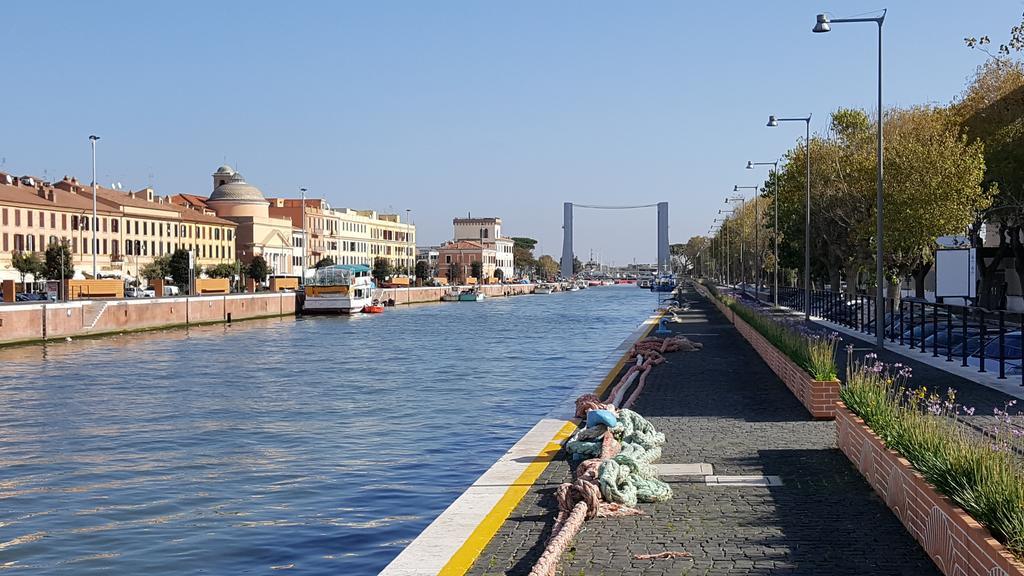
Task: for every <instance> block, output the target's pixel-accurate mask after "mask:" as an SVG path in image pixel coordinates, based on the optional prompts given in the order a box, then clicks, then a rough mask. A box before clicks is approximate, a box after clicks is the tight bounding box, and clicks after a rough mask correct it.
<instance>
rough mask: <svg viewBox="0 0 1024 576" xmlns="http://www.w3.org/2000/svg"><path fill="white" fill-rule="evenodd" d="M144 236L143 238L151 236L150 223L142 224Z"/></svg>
mask: <svg viewBox="0 0 1024 576" xmlns="http://www.w3.org/2000/svg"><path fill="white" fill-rule="evenodd" d="M142 234H143V236H149V222H143V223H142Z"/></svg>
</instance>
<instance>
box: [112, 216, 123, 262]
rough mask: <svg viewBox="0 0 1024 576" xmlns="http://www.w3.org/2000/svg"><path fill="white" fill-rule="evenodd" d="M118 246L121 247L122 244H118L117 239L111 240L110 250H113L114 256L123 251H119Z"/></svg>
mask: <svg viewBox="0 0 1024 576" xmlns="http://www.w3.org/2000/svg"><path fill="white" fill-rule="evenodd" d="M115 222H116V220H115ZM118 248H120V246H118V245H117V240H111V241H110V252H111V254H113V255H114V256H118V255H120V254H121V253H120V251H118Z"/></svg>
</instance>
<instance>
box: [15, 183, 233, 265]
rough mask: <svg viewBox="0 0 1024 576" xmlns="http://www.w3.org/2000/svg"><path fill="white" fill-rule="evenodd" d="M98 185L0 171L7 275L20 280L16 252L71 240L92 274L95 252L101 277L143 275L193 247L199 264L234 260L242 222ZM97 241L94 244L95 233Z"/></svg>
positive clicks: (78, 261)
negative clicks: (152, 264)
mask: <svg viewBox="0 0 1024 576" xmlns="http://www.w3.org/2000/svg"><path fill="white" fill-rule="evenodd" d="M92 214H93V210H92V188H91V187H90V186H87V185H82V184H81V183H79V181H78V180H77V179H75V178H68V177H65V178H64V179H62V180H61V181H59V182H57V183H56V184H53V185H50V184H49V183H45V182H41V181H39V180H38V179H37V178H33V177H21V178H15V177H14V176H12V175H9V174H3V173H0V279H15V280H20V279H21V278H20V274H19V273H18V272H17V271H16V270H14V269H13V267H12V264H11V255H12V253H13V252H15V251H22V252H36V253H40V256H42V252H44V251H45V250H46V247H47V246H48V245H49V244H51V243H54V242H60V241H66V242H67V243H68V246H69V248H70V251H71V254H72V260H73V262H72V265H73V267H74V269H75V271H76V272H77V273H80V274H81V275H84V276H91V275H92V271H93V255H94V254H95V257H96V270H97V273H98V275H101V276H115V277H125V278H132V277H137V276H138V272H139V270H140V269H141V268H142V267H144V266H145V265H146V264H149V263H150V262H152V261H153V259H154V258H155V257H157V256H161V255H167V254H171V253H173V252H174V251H175V250H177V249H179V248H183V249H186V250H194V251H195V253H196V254H197V265H198V266H210V265H214V264H217V263H220V262H231V261H233V257H234V243H235V225H234V223H232V222H229V221H227V220H223V219H220V218H217V217H216V216H213V215H211V214H208V213H201V212H197V211H193V210H189V209H186V208H183V207H181V206H176V205H174V204H172V203H171V202H170V200H169V199H167V198H164V197H161V196H157V195H156V194H155V193H154V191H153V190H152V189H151V188H146V189H143V190H141V191H138V192H127V193H126V192H122V191H119V190H111V189H109V188H103V187H97V191H96V218H95V220H94V219H93V218H92ZM94 231H95V234H96V239H95V244H93V242H92V240H93V232H94Z"/></svg>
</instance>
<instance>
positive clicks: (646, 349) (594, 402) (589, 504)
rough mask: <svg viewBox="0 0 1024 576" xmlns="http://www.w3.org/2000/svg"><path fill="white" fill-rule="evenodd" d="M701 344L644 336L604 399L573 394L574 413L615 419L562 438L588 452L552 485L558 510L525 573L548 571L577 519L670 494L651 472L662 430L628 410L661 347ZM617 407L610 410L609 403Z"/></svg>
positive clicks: (628, 512) (660, 358)
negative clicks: (567, 478) (570, 475)
mask: <svg viewBox="0 0 1024 576" xmlns="http://www.w3.org/2000/svg"><path fill="white" fill-rule="evenodd" d="M702 347H703V346H702V345H701V344H700V343H699V342H693V341H690V340H688V339H686V338H684V337H670V338H664V339H661V338H644V339H643V340H640V341H639V342H637V343H636V344H634V345H633V347H632V348H631V349H630V352H629V356H628V358H629V359H630V360H635V362H634V363H633V364H632V365H630V367H629V369H628V370H627V371H626V373H625V374H623V375H622V378H620V379H619V382H618V383H617V384H616V385H615V387H614V388H612V390H611V391H610V392H609V394H608V399H609V402H607V403H604V402H601V398H600V397H599V396H598V395H596V394H584V395H582V396H580V397H579V398H577V399H576V417H577V418H585V417H586V416H587V413H588V412H590V411H591V410H606V411H609V412H612V413H614V414H615V417H616V418H615V420H616V422H615V425H614V426H613V427H611V428H609V427H608V426H607V425H606V424H596V425H594V426H591V427H587V428H581V429H580V430H578V431H577V432H576V433H575V434H574V435H573V436H572V437H571V438H570V439H569V440H568V441H566V443H565V450H566V452H567V453H569V454H571V455H573V456H574V457H582V456H586V457H589V459H588V460H584V461H583V462H581V463H580V464H579V465H578V466H577V467H576V479H575V480H574V481H573V482H567V483H563V484H561V485H559V486H558V488H557V489H556V490H555V497H556V498H557V500H558V516H557V517H556V518H555V524H554V526H553V527H552V529H551V536H550V537H549V539H548V544H547V546H546V547H545V549H544V553H543V554H541V557H540V558H539V559H538V560H537V563H536V564H534V566H533V570H531V571H530V576H552V575H553V574H554V573H555V567H556V566H557V565H558V561H559V559H561V557H562V554H563V553H564V552H565V551H566V550H567V549H568V548H569V545H570V544H571V543H572V540H573V538H575V537H576V535H577V534H579V531H580V530H581V529H582V527H583V523H584V522H585V521H587V520H590V519H592V518H595V517H598V516H601V517H609V516H635V515H639V514H642V512H641V511H640V510H639V509H637V508H635V506H636V504H637V502H663V501H665V500H668V499H670V498H672V489H671V487H669V485H668V484H666V483H664V482H662V481H661V480H659V479H658V477H657V469H656V468H655V467H654V466H653V464H652V463H653V462H654V461H655V460H657V459H658V458H660V457H661V446H662V444H664V443H665V435H664V434H663V433H661V432H658V431H657V430H655V428H654V426H653V425H652V424H651V423H650V422H649V421H647V420H646V419H644V418H643V417H642V416H640V415H639V414H637V413H636V412H633V411H632V410H629V409H628V407H629V406H632V405H633V402H634V401H636V399H637V397H638V396H639V395H640V391H641V390H642V389H643V387H644V385H645V384H646V379H647V374H648V373H649V372H650V371H651V369H652V368H653V367H654V366H657V365H659V364H661V363H662V362H664V361H665V357H664V354H665V353H666V352H675V351H695V350H700V349H701V348H702ZM637 378H639V381H638V382H637V386H636V389H635V390H634V391H633V393H632V394H631V395H630V396H629V398H628V399H627V400H626V401H625V402H622V396H623V395H624V394H625V392H626V390H628V389H629V387H630V386H632V385H633V382H634V381H636V380H637ZM617 405H621V406H622V407H623V408H622V409H620V410H616V409H615V406H617Z"/></svg>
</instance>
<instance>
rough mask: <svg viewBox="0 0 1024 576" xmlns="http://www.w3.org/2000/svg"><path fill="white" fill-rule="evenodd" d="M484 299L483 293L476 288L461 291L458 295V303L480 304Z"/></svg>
mask: <svg viewBox="0 0 1024 576" xmlns="http://www.w3.org/2000/svg"><path fill="white" fill-rule="evenodd" d="M484 298H486V296H484V293H483V292H481V291H480V290H479V289H477V288H470V289H468V290H463V291H462V292H461V293H460V294H459V302H481V301H483V299H484Z"/></svg>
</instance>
